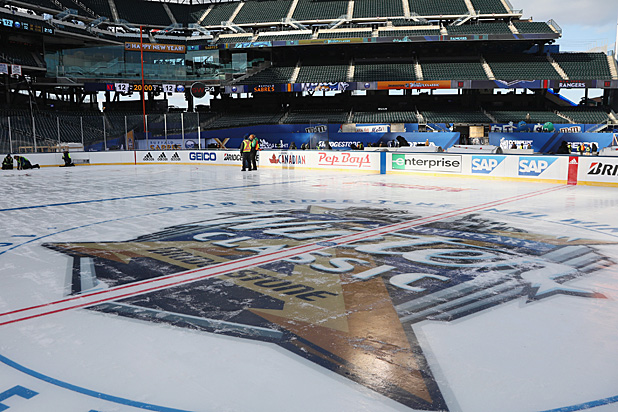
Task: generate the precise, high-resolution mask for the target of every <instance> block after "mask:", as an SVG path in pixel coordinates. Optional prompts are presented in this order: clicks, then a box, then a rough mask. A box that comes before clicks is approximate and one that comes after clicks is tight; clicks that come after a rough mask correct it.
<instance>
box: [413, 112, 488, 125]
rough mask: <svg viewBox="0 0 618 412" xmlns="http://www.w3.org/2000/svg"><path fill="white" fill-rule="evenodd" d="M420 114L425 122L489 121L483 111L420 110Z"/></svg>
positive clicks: (475, 122)
mask: <svg viewBox="0 0 618 412" xmlns="http://www.w3.org/2000/svg"><path fill="white" fill-rule="evenodd" d="M420 113H421V115H422V116H423V118H424V119H425V121H426V122H427V123H469V124H487V123H491V119H490V118H489V117H487V116H486V115H485V114H484V113H483V112H480V111H478V112H474V111H457V110H448V111H446V110H443V111H433V110H421V112H420Z"/></svg>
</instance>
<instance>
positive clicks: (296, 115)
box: [283, 110, 348, 124]
mask: <svg viewBox="0 0 618 412" xmlns="http://www.w3.org/2000/svg"><path fill="white" fill-rule="evenodd" d="M347 118H348V112H347V111H343V110H342V111H334V110H333V111H329V112H325V111H313V110H305V111H293V112H290V113H289V114H288V115H287V117H286V118H285V120H284V121H283V123H285V124H312V123H316V122H317V123H345V122H346V121H347Z"/></svg>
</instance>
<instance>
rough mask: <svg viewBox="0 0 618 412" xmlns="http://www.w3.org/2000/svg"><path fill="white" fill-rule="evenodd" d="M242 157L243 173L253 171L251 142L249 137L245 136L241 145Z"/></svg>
mask: <svg viewBox="0 0 618 412" xmlns="http://www.w3.org/2000/svg"><path fill="white" fill-rule="evenodd" d="M240 155H241V156H242V169H241V171H243V172H244V171H245V170H251V140H249V135H245V138H244V139H243V141H242V143H241V144H240Z"/></svg>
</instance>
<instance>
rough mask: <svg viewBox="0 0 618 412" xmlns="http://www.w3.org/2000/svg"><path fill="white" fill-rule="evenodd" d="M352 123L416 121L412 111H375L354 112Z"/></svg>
mask: <svg viewBox="0 0 618 412" xmlns="http://www.w3.org/2000/svg"><path fill="white" fill-rule="evenodd" d="M351 122H352V123H418V118H417V117H416V112H412V111H376V112H355V113H354V114H353V117H352V120H351Z"/></svg>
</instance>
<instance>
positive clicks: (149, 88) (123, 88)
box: [105, 83, 185, 93]
mask: <svg viewBox="0 0 618 412" xmlns="http://www.w3.org/2000/svg"><path fill="white" fill-rule="evenodd" d="M143 87H144V91H145V92H164V93H184V92H185V86H183V85H182V84H150V83H145V84H144V86H143ZM105 90H107V91H110V92H120V93H132V92H138V93H139V92H141V91H142V84H141V83H106V88H105Z"/></svg>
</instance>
